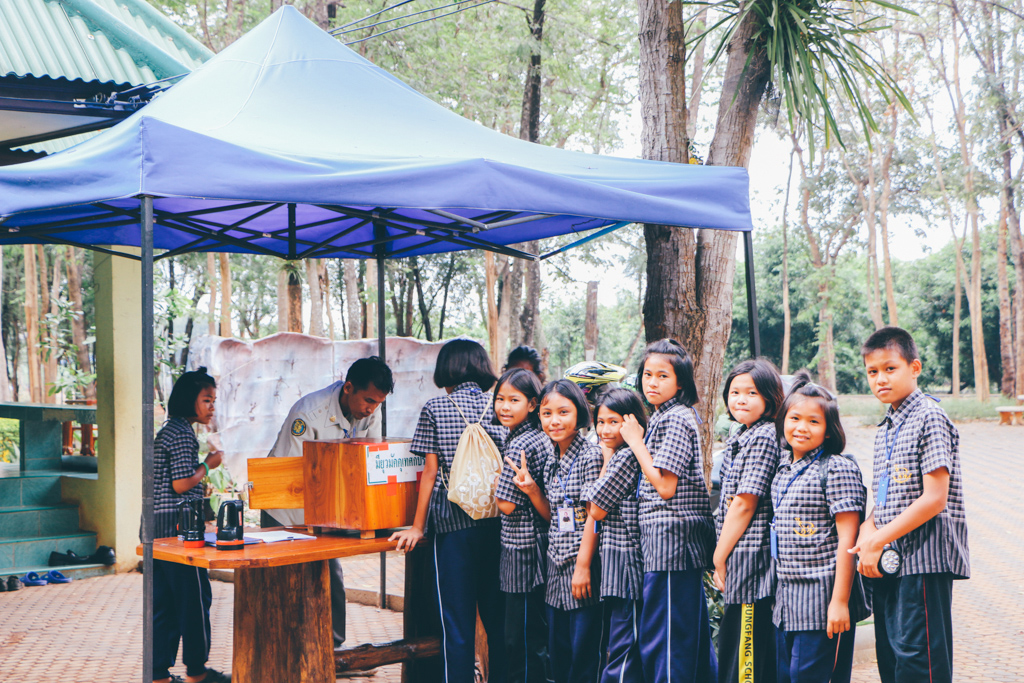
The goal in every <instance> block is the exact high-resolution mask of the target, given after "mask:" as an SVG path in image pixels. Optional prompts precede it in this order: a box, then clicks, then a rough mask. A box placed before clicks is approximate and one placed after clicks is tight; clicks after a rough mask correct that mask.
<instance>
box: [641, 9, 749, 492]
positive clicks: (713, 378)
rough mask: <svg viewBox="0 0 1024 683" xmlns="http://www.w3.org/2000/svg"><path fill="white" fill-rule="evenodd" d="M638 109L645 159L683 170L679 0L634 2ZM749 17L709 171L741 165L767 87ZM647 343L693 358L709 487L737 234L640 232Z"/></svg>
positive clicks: (734, 47) (730, 66)
mask: <svg viewBox="0 0 1024 683" xmlns="http://www.w3.org/2000/svg"><path fill="white" fill-rule="evenodd" d="M639 7H640V103H641V115H642V117H643V133H642V136H641V139H642V142H643V151H644V158H646V159H657V160H661V161H673V162H676V163H686V162H687V161H688V160H689V141H688V140H687V137H686V130H687V116H688V114H687V111H686V93H685V74H684V65H685V44H684V40H683V26H682V15H681V12H680V6H679V4H678V3H670V2H667V0H639ZM756 22H757V13H756V12H750V13H748V15H747V18H746V19H745V20H744V21H743V22H742V23H741V24H740V25H739V26H738V27H737V30H736V33H735V34H734V35H733V38H732V41H731V42H730V45H729V48H728V50H729V53H728V54H729V57H728V60H727V62H726V65H725V71H724V74H723V88H722V95H721V98H720V100H719V108H718V114H717V117H716V122H715V135H714V138H713V139H712V141H711V148H710V150H709V153H708V161H707V163H708V164H709V165H728V166H743V167H747V166H748V165H749V162H750V151H751V149H752V147H753V142H754V129H755V125H756V123H757V112H758V106H759V104H760V102H761V97H762V95H763V94H764V91H765V86H766V84H767V82H768V75H769V68H768V59H767V55H766V54H765V52H764V50H763V48H762V47H760V46H759V44H758V43H755V42H754V39H753V38H754V36H753V33H754V30H755V28H756V25H757V24H756ZM644 235H645V237H646V240H647V242H646V246H647V296H646V300H645V304H644V322H645V326H646V330H647V338H648V339H649V340H654V339H659V338H662V337H669V336H671V337H676V338H677V339H678V340H679V341H680V342H681V343H682V344H683V345H684V346H685V347H686V348H687V349H688V350H689V351H690V353H691V354H693V357H694V363H695V368H694V379H695V381H696V383H697V389H698V391H699V392H700V395H701V396H704V397H708V399H707V400H704V401H702V402H701V403H700V404H699V405H698V407H697V409H698V412H699V414H700V416H701V418H702V421H703V424H702V426H701V446H702V453H703V454H704V469H705V475H707V476H706V478H707V479H708V480H710V476H709V475H710V469H711V444H712V426H713V424H712V423H713V422H714V419H713V417H714V410H715V401H714V400H711V399H710V397H713V396H716V395H717V394H718V389H719V386H720V384H721V381H722V365H723V363H724V361H725V348H726V346H727V344H728V340H729V332H730V330H731V328H732V282H733V275H734V273H735V269H736V234H735V233H733V232H731V231H715V230H701V231H699V232H697V234H696V237H695V236H694V231H693V230H688V229H680V228H669V227H665V226H658V225H645V226H644Z"/></svg>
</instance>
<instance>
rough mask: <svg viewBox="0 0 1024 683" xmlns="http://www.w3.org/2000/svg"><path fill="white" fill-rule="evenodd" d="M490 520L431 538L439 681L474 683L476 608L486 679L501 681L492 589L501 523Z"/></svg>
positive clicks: (501, 602) (499, 607) (498, 598)
mask: <svg viewBox="0 0 1024 683" xmlns="http://www.w3.org/2000/svg"><path fill="white" fill-rule="evenodd" d="M496 522H497V520H494V521H493V522H492V521H490V520H488V521H486V522H484V523H482V524H475V525H473V526H471V527H469V528H467V529H459V530H458V531H451V532H449V533H446V534H435V535H434V563H435V578H436V582H437V598H438V605H439V607H440V612H441V659H442V663H443V666H444V678H443V683H473V682H474V678H475V670H476V614H477V609H479V610H480V621H481V622H483V625H484V630H485V631H486V632H487V651H488V668H489V670H490V678H489V681H490V683H505V677H506V675H507V673H508V662H507V660H506V658H505V598H504V595H503V594H502V592H501V590H500V588H499V586H498V566H499V561H500V558H501V538H500V533H501V525H500V524H498V523H496Z"/></svg>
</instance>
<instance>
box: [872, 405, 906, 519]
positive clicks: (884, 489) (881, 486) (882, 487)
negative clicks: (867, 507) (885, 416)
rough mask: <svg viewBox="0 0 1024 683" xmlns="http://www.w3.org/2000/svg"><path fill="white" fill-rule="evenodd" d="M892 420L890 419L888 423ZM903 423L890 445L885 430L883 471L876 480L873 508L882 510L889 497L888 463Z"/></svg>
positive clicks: (901, 424) (887, 432) (902, 423)
mask: <svg viewBox="0 0 1024 683" xmlns="http://www.w3.org/2000/svg"><path fill="white" fill-rule="evenodd" d="M891 422H892V419H891V418H890V423H891ZM904 424H906V423H905V422H901V423H900V426H899V427H897V428H896V434H895V435H894V436H893V439H892V445H890V444H889V429H888V428H886V430H885V471H884V472H882V476H881V477H880V478H879V479H878V496H877V497H876V498H875V506H876V507H880V508H884V507H885V501H886V499H887V498H888V497H889V461H891V460H892V452H893V451H894V450H896V442H897V441H899V440H900V430H901V429H903V425H904Z"/></svg>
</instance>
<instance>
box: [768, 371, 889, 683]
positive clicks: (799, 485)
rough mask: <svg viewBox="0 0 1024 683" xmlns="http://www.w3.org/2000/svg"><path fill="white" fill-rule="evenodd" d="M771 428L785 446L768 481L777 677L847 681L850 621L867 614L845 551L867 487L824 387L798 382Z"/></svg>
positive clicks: (789, 682)
mask: <svg viewBox="0 0 1024 683" xmlns="http://www.w3.org/2000/svg"><path fill="white" fill-rule="evenodd" d="M776 429H777V431H778V435H779V437H780V438H784V439H785V448H786V451H787V452H786V453H784V454H783V457H782V463H781V465H780V466H779V471H778V473H777V474H776V475H775V479H774V480H773V481H772V487H771V496H772V506H773V508H774V512H775V519H774V520H773V521H772V525H771V532H770V536H771V546H772V557H773V560H774V567H775V575H776V585H775V615H774V620H775V626H776V627H777V629H778V630H777V634H776V649H777V651H778V652H777V657H778V681H779V683H797V682H799V683H830V682H831V683H849V680H850V671H851V669H852V667H853V642H854V637H855V634H856V625H857V622H858V621H860V620H861V619H864V618H865V617H867V616H868V615H869V614H870V613H871V610H870V608H869V607H868V604H867V601H866V599H865V595H864V589H863V585H862V583H861V581H860V580H859V579H860V577H859V575H858V574H857V572H856V571H855V567H854V561H853V557H852V556H851V555H850V552H849V550H850V548H852V547H853V545H854V543H855V541H856V538H857V530H858V528H859V526H860V522H861V519H862V518H863V511H864V501H865V499H866V497H867V492H866V490H865V489H864V484H863V483H862V482H861V475H860V468H859V467H858V466H857V463H856V462H855V461H854V460H853V459H852V458H849V457H846V456H844V455H842V452H843V448H845V446H846V435H845V433H844V432H843V426H842V424H841V423H840V421H839V405H838V403H836V399H835V397H834V396H832V394H831V393H829V392H828V391H827V390H826V389H824V388H822V387H820V386H818V385H816V384H811V383H810V382H809V381H808V380H806V379H800V380H797V382H796V383H795V384H794V385H793V387H792V389H791V390H790V394H789V396H788V397H787V398H786V401H785V403H783V405H782V409H781V410H780V411H779V416H778V418H777V419H776Z"/></svg>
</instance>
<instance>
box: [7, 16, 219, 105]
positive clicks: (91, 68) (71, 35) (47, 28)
mask: <svg viewBox="0 0 1024 683" xmlns="http://www.w3.org/2000/svg"><path fill="white" fill-rule="evenodd" d="M212 56H213V53H212V52H211V51H210V50H208V49H207V48H206V47H205V46H203V44H202V43H200V42H199V41H197V40H196V39H194V38H192V37H191V36H190V35H188V34H187V33H186V32H185V31H184V30H183V29H181V28H180V27H179V26H178V25H177V24H175V23H174V22H172V21H171V20H170V19H168V18H167V17H166V16H164V15H163V14H161V13H160V12H159V11H157V10H156V9H155V8H153V7H152V6H151V5H149V4H148V3H146V2H145V0H0V76H49V77H51V78H66V79H68V80H76V79H81V80H83V81H101V82H113V83H129V84H132V85H142V84H144V83H152V82H153V81H157V80H160V79H163V78H169V77H171V76H178V75H180V74H183V73H188V72H189V71H192V70H193V69H195V68H196V67H198V66H199V65H200V64H202V63H203V62H205V61H206V60H207V59H209V58H210V57H212Z"/></svg>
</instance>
